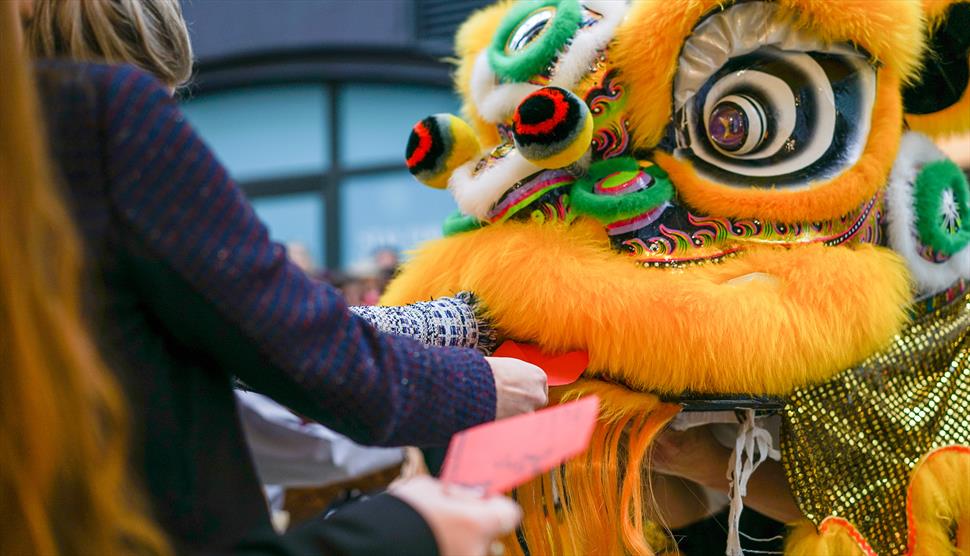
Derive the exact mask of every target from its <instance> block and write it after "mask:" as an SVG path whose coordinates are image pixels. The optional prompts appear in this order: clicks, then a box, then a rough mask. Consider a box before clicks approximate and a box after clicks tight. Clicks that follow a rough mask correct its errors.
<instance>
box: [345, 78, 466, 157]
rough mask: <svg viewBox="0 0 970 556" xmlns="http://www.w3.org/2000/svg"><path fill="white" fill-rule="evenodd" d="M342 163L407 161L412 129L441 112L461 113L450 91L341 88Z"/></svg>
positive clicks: (401, 87) (365, 86) (412, 87)
mask: <svg viewBox="0 0 970 556" xmlns="http://www.w3.org/2000/svg"><path fill="white" fill-rule="evenodd" d="M339 91H340V92H339V97H338V98H339V111H340V116H339V121H340V130H339V133H340V149H341V151H340V163H341V164H343V165H346V166H349V167H359V166H362V165H367V164H387V163H400V164H402V165H403V164H404V147H405V145H407V142H408V135H409V134H410V133H411V128H412V127H414V124H416V123H418V121H420V120H421V119H422V118H424V117H426V116H429V115H431V114H437V113H439V112H452V113H455V114H457V113H458V110H459V108H460V104H459V102H458V97H456V96H455V95H454V94H453V93H452V92H451V91H450V90H448V89H445V88H436V87H422V86H418V85H376V84H353V85H343V86H341V87H340V89H339Z"/></svg>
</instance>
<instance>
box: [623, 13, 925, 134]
mask: <svg viewBox="0 0 970 556" xmlns="http://www.w3.org/2000/svg"><path fill="white" fill-rule="evenodd" d="M778 3H779V5H780V6H781V7H782V11H781V13H780V16H781V17H787V16H789V15H792V14H794V15H795V17H796V21H797V22H798V24H799V25H802V26H805V27H808V28H811V29H812V30H813V31H814V32H815V33H816V34H818V36H819V37H820V38H822V39H823V40H826V41H832V42H844V41H852V42H854V43H856V44H858V45H860V46H861V47H862V48H864V49H865V50H866V51H867V52H869V53H870V54H871V55H872V56H873V57H874V58H875V59H877V60H878V61H879V62H880V63H881V64H883V65H884V66H885V68H887V69H890V70H893V72H894V73H895V74H896V75H898V76H901V77H902V78H903V80H904V81H909V80H911V79H913V78H914V77H915V76H916V75H917V70H918V68H919V63H920V55H921V53H922V49H923V40H924V39H923V34H922V32H921V11H920V5H919V2H918V1H917V0H840V1H824V0H780V1H779V2H778ZM728 4H730V2H723V1H720V0H678V1H676V2H672V1H670V0H641V1H639V2H637V3H636V4H634V5H633V6H632V8H631V10H630V13H629V14H628V15H627V19H626V21H625V22H624V23H623V24H622V25H621V26H620V27H619V29H618V30H617V38H616V41H615V43H614V46H613V47H612V49H611V52H612V55H613V58H614V60H615V61H616V64H617V67H618V68H619V70H620V72H621V74H622V79H623V81H624V82H625V83H626V84H627V85H628V86H629V92H628V94H629V99H630V100H629V104H628V106H629V113H630V114H629V115H630V120H631V124H632V125H631V127H632V128H633V129H634V130H635V137H634V141H635V144H636V146H638V147H640V148H644V149H647V148H651V147H653V146H655V145H656V144H657V143H658V142H659V140H660V138H661V136H662V135H663V132H664V128H665V127H666V126H667V123H668V122H669V121H670V115H671V102H672V100H671V99H672V88H673V80H674V75H675V73H676V71H677V60H678V58H679V56H680V49H681V46H682V45H683V43H684V41H685V40H686V38H687V37H688V36H689V35H690V34H691V31H692V29H693V27H694V25H695V24H696V23H697V21H698V19H700V17H701V16H703V15H704V14H706V13H707V12H709V11H711V10H713V9H715V8H716V7H718V6H720V5H728ZM645 40H649V48H644V47H643V44H644V41H645ZM897 94H898V93H897Z"/></svg>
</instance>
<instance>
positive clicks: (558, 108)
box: [512, 88, 569, 135]
mask: <svg viewBox="0 0 970 556" xmlns="http://www.w3.org/2000/svg"><path fill="white" fill-rule="evenodd" d="M538 96H542V97H546V98H548V99H549V100H550V101H551V102H552V106H553V113H552V116H550V117H548V118H546V119H545V120H543V121H541V122H539V123H536V124H524V123H522V117H521V112H520V111H519V110H516V111H515V115H514V116H513V117H512V121H513V123H514V124H515V132H516V133H517V134H519V135H542V134H545V133H550V132H552V130H553V129H555V128H556V126H557V125H559V124H560V123H562V121H563V119H565V118H566V114H567V113H568V112H569V101H568V100H566V97H565V96H564V95H563V94H562V91H559V90H556V89H553V88H546V89H539V90H538V91H536V92H534V93H532V94H531V95H529V97H528V98H526V99H525V101H523V103H522V104H525V103H526V102H529V100H531V99H532V98H535V97H538ZM520 108H521V106H520Z"/></svg>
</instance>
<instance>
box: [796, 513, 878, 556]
mask: <svg viewBox="0 0 970 556" xmlns="http://www.w3.org/2000/svg"><path fill="white" fill-rule="evenodd" d="M785 556H865V554H864V553H863V552H862V549H861V548H859V545H857V544H856V543H855V541H853V540H852V537H850V536H849V532H848V531H847V530H846V529H844V528H842V527H830V528H828V529H826V530H825V532H824V533H819V532H817V531H816V529H815V525H813V524H812V522H810V521H808V520H803V521H799V522H798V523H797V524H795V526H794V527H793V528H792V530H791V531H790V532H789V533H788V537H787V538H786V539H785Z"/></svg>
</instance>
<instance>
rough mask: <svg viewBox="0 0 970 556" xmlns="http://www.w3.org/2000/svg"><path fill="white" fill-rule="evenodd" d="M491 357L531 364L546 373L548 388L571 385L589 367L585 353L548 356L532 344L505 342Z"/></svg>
mask: <svg viewBox="0 0 970 556" xmlns="http://www.w3.org/2000/svg"><path fill="white" fill-rule="evenodd" d="M492 355H494V356H496V357H514V358H516V359H521V360H522V361H525V362H527V363H532V364H533V365H535V366H537V367H539V368H541V369H542V370H543V371H545V372H546V377H547V378H546V380H547V382H548V384H549V386H562V385H564V384H572V383H574V382H576V380H578V379H579V375H581V374H583V371H585V370H586V367H588V366H589V355H588V354H587V353H586V352H585V351H570V352H568V353H563V354H561V355H548V354H546V353H545V352H543V351H542V350H541V349H539V348H538V347H536V346H534V345H532V344H519V343H516V342H513V341H512V340H507V341H506V342H505V343H503V344H502V345H501V346H499V348H498V349H497V350H495V353H493V354H492Z"/></svg>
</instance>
